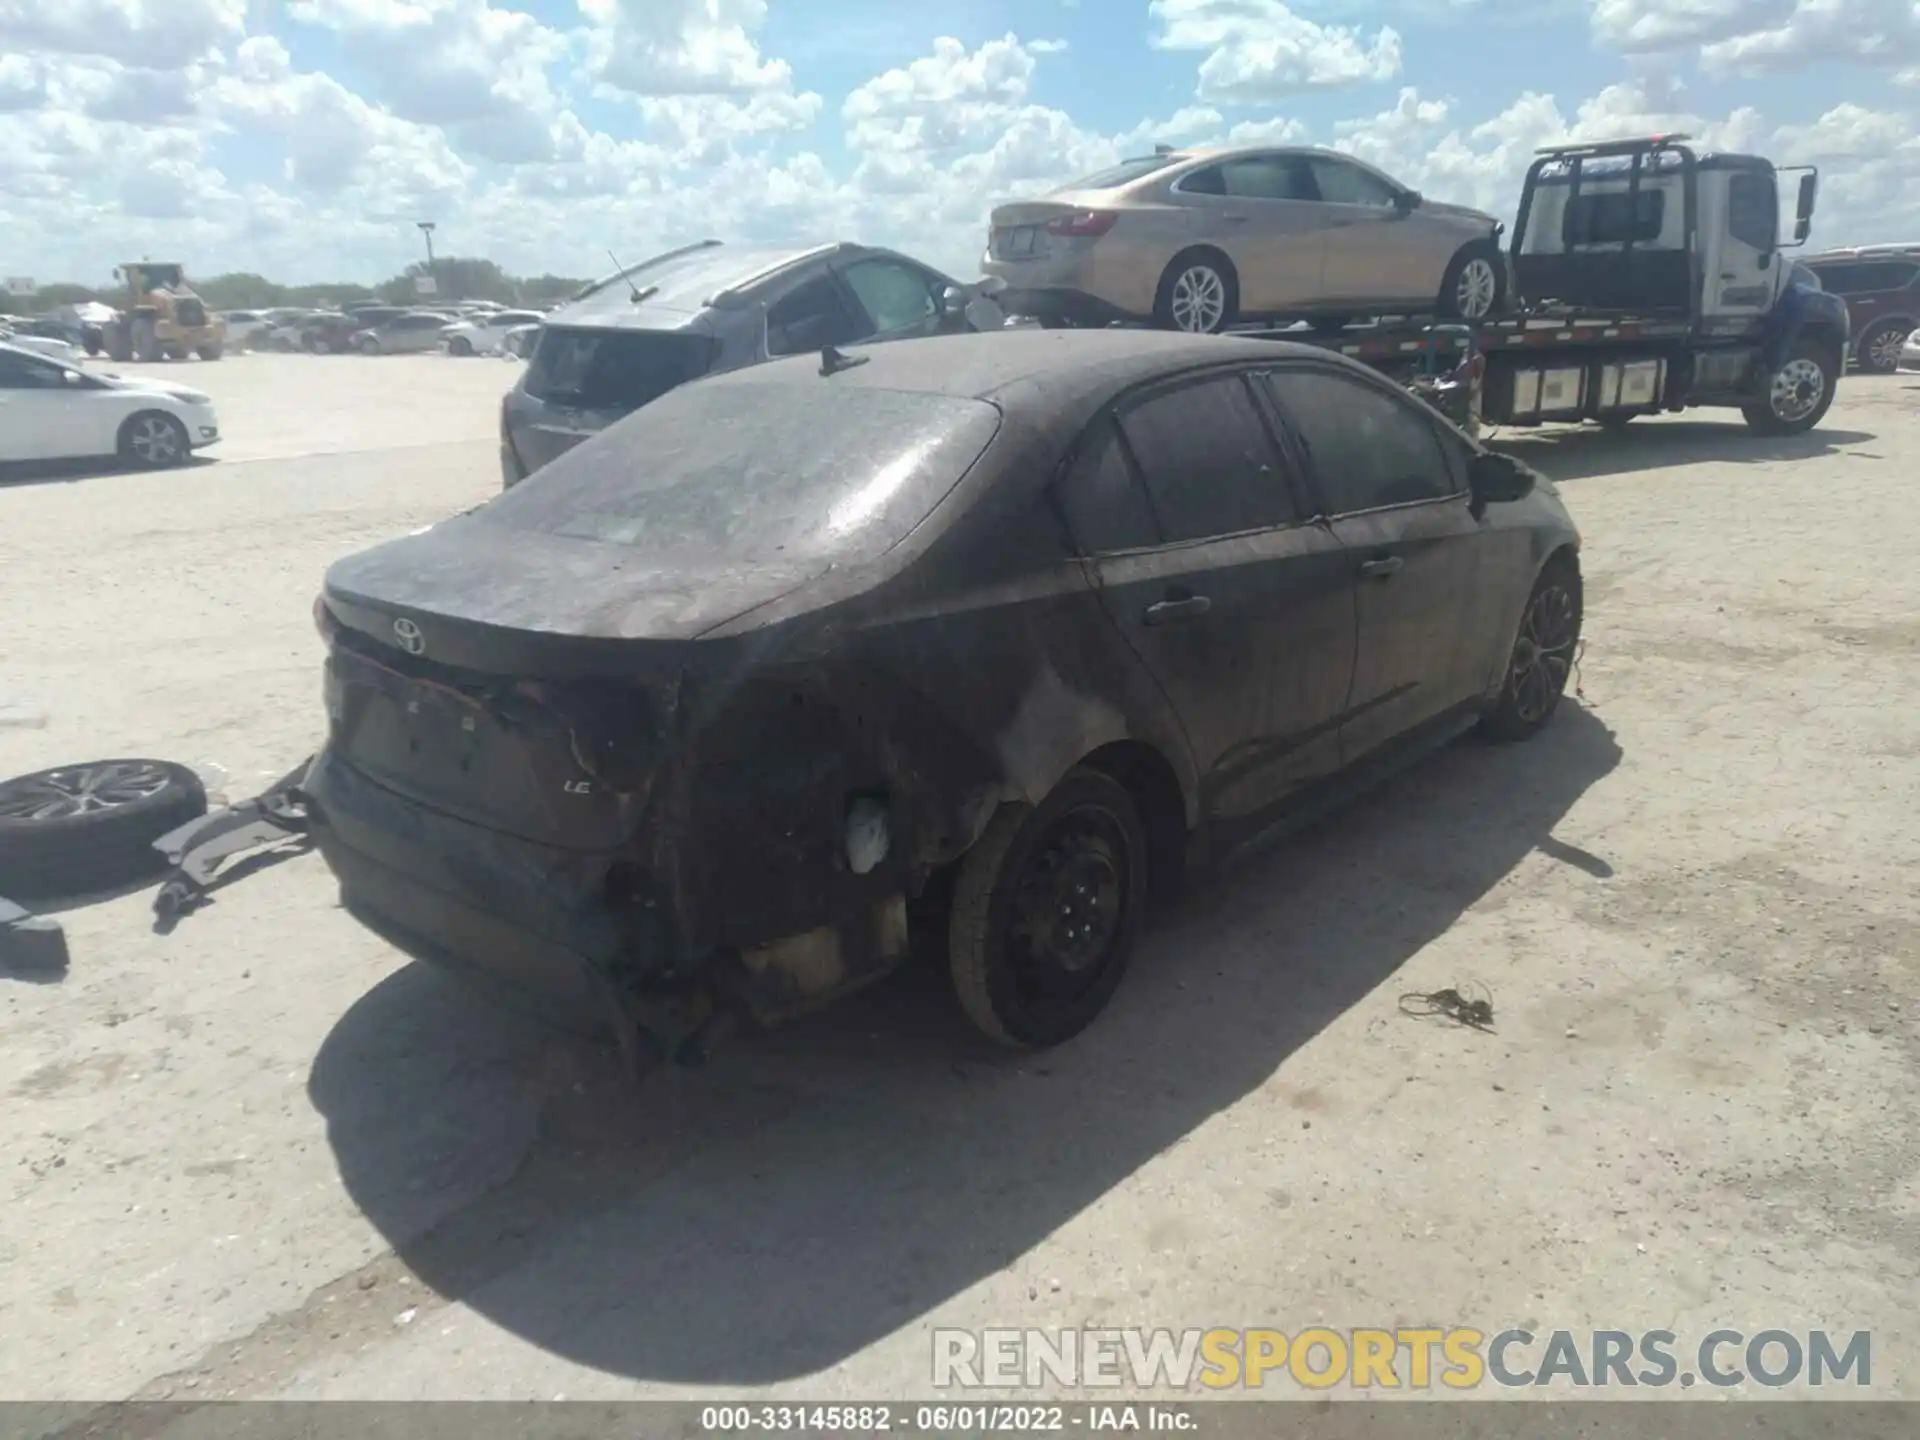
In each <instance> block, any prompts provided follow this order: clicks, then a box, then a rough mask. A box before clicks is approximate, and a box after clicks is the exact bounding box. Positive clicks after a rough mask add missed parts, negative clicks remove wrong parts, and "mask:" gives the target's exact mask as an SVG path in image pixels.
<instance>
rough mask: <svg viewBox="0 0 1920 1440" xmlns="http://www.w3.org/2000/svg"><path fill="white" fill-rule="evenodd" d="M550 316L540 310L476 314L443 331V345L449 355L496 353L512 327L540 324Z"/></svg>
mask: <svg viewBox="0 0 1920 1440" xmlns="http://www.w3.org/2000/svg"><path fill="white" fill-rule="evenodd" d="M545 318H546V317H545V316H544V315H542V314H540V313H539V312H538V311H537V310H497V311H495V312H494V313H493V314H491V315H475V316H473V317H471V318H469V319H466V320H462V321H460V322H459V323H458V324H455V325H449V326H447V328H446V329H444V330H442V331H441V332H440V348H441V349H442V350H444V351H446V352H447V353H448V354H449V355H492V354H495V353H497V352H498V351H499V349H500V342H501V341H502V340H503V339H505V338H506V334H507V332H508V331H509V330H514V329H517V328H519V327H520V326H522V325H537V324H539V323H540V321H542V320H544V319H545Z"/></svg>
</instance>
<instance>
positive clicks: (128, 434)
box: [0, 344, 220, 469]
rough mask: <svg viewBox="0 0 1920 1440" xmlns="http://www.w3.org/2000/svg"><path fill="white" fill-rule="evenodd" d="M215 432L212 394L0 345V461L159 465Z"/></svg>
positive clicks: (179, 458) (173, 461)
mask: <svg viewBox="0 0 1920 1440" xmlns="http://www.w3.org/2000/svg"><path fill="white" fill-rule="evenodd" d="M219 438H220V423H219V421H218V420H217V419H216V418H215V417H214V413H213V399H212V397H210V396H207V395H203V394H201V393H200V392H199V391H198V390H195V389H193V388H192V387H191V386H188V385H181V384H179V383H177V382H175V381H172V380H154V379H149V378H148V377H146V376H144V375H138V376H121V375H112V374H98V373H94V374H89V373H88V372H87V371H84V370H82V369H80V368H79V367H78V366H75V365H67V364H63V363H61V362H60V361H58V360H53V359H50V358H48V357H46V356H44V355H37V354H35V353H34V352H33V351H31V350H25V349H22V348H21V347H19V346H17V345H7V344H0V462H8V461H13V462H17V461H22V460H73V459H81V458H83V457H91V456H100V455H118V456H120V457H121V458H122V459H124V460H126V461H128V462H129V463H130V464H134V465H139V466H142V467H145V468H148V469H158V468H160V467H161V466H166V465H179V464H182V463H184V462H185V461H186V460H187V458H188V457H189V456H190V455H192V453H193V452H194V451H195V450H198V449H200V448H201V447H202V446H205V445H211V444H213V443H214V442H215V441H216V440H218V439H219Z"/></svg>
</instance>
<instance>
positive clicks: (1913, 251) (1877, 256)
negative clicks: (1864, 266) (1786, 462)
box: [1806, 244, 1920, 265]
mask: <svg viewBox="0 0 1920 1440" xmlns="http://www.w3.org/2000/svg"><path fill="white" fill-rule="evenodd" d="M1916 258H1920V244H1886V245H1851V246H1842V247H1840V248H1838V249H1834V250H1822V251H1821V252H1820V253H1819V254H1817V255H1809V256H1807V257H1806V263H1807V264H1809V265H1820V264H1827V263H1832V262H1834V261H1839V260H1912V259H1916Z"/></svg>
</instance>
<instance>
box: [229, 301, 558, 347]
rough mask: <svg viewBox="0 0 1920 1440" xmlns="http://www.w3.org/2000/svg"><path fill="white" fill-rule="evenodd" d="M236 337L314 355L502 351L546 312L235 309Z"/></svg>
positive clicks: (489, 306)
mask: <svg viewBox="0 0 1920 1440" xmlns="http://www.w3.org/2000/svg"><path fill="white" fill-rule="evenodd" d="M222 318H223V319H224V320H225V321H226V323H227V334H228V336H229V339H230V342H231V343H233V344H235V345H237V346H239V347H240V348H242V349H248V350H272V351H280V352H285V353H291V352H293V351H305V352H306V353H308V354H313V355H331V354H343V353H348V352H356V353H359V354H362V355H408V354H418V353H421V352H424V351H429V350H444V351H446V352H447V353H448V354H450V355H489V354H500V353H503V351H504V350H505V349H506V342H507V339H508V337H509V336H510V335H512V334H513V333H514V332H515V331H519V330H532V329H537V328H538V326H539V324H540V322H541V320H542V319H543V318H544V312H543V311H540V310H537V309H533V308H531V307H525V308H519V309H510V308H508V307H506V306H503V305H497V304H494V303H491V302H485V301H476V302H470V303H467V304H462V305H458V306H449V307H447V308H444V309H442V308H430V307H422V306H409V305H380V304H373V303H362V304H355V305H351V306H347V307H345V308H343V309H340V310H301V309H276V310H230V311H228V312H226V314H225V315H223V316H222Z"/></svg>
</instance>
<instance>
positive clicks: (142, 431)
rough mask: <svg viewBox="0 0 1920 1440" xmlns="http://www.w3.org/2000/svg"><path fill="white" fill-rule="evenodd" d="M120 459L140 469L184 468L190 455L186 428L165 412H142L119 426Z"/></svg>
mask: <svg viewBox="0 0 1920 1440" xmlns="http://www.w3.org/2000/svg"><path fill="white" fill-rule="evenodd" d="M119 450H120V458H121V459H122V460H125V461H126V462H127V463H128V464H129V465H137V466H139V467H140V468H141V469H142V470H165V469H167V468H169V467H171V466H174V465H184V464H186V463H187V461H188V459H190V458H191V457H192V455H193V442H192V441H191V439H189V437H188V435H187V427H186V426H184V425H182V424H181V423H180V422H179V421H178V420H177V419H175V418H174V417H173V416H171V415H169V414H167V413H166V412H165V411H164V410H142V411H140V412H139V413H138V414H135V415H129V416H128V417H127V418H126V420H125V421H123V422H122V423H121V426H120V439H119Z"/></svg>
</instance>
